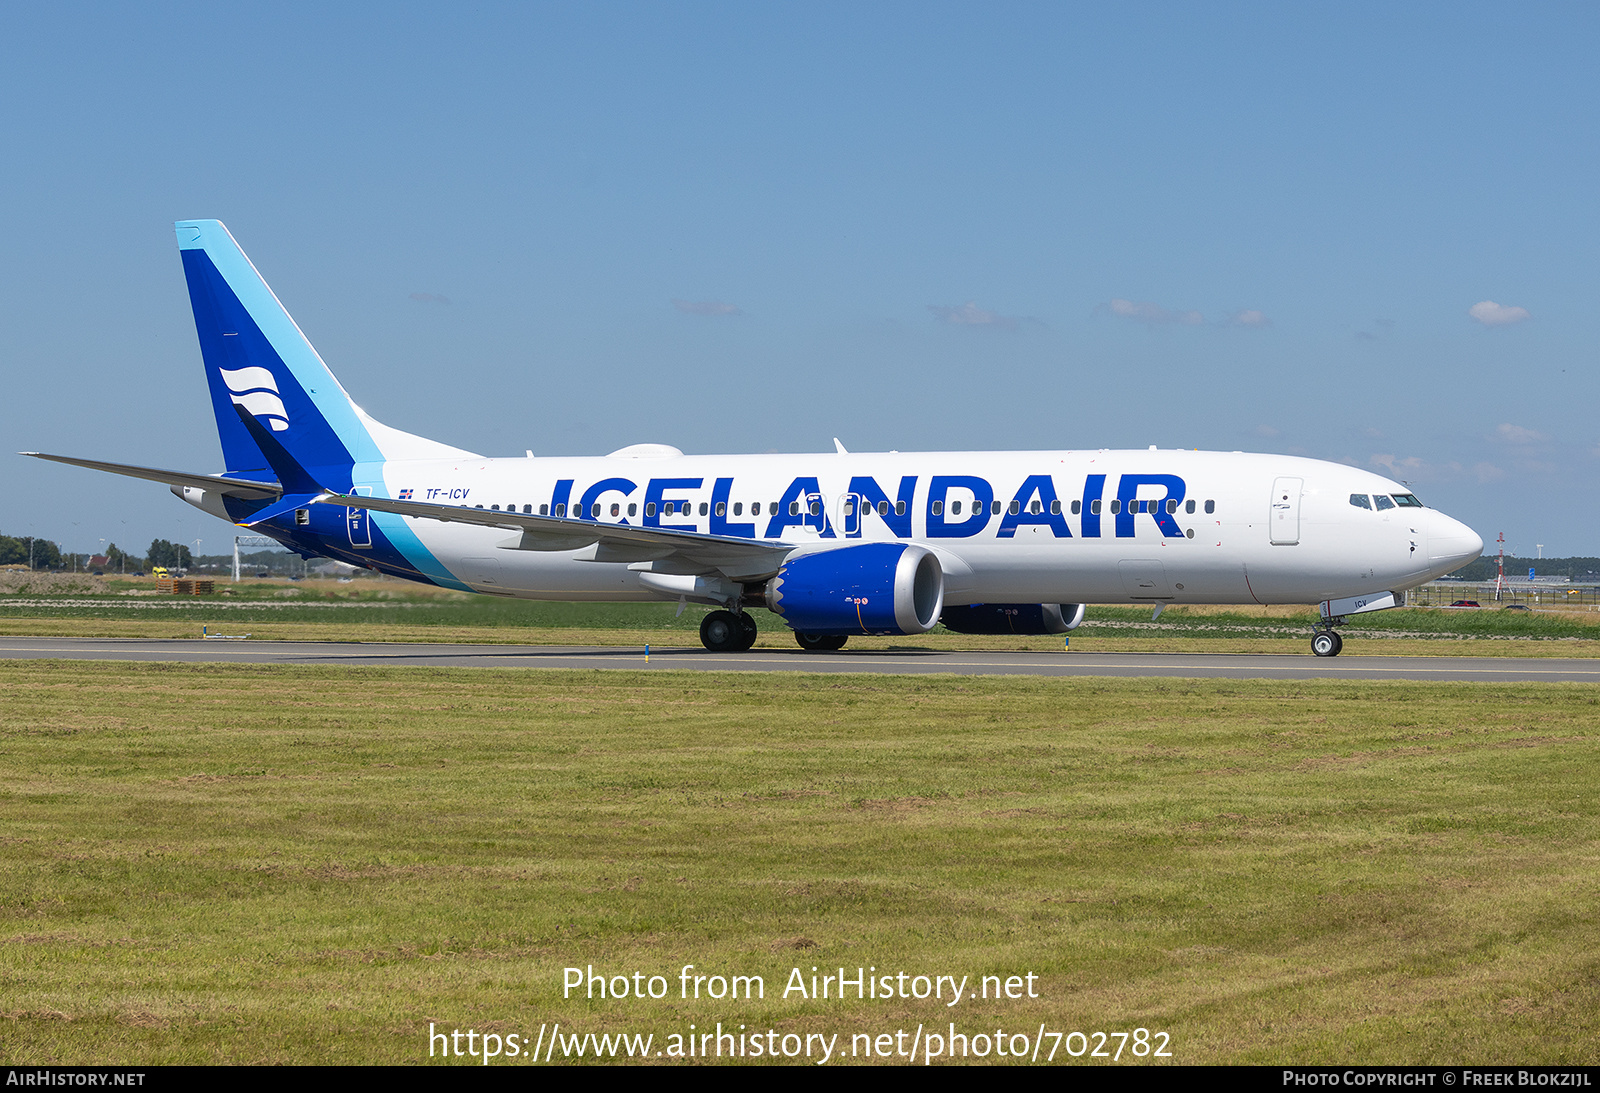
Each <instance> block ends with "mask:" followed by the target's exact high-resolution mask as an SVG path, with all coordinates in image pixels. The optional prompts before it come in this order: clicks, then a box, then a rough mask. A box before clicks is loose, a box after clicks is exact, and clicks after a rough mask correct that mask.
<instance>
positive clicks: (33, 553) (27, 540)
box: [0, 535, 61, 569]
mask: <svg viewBox="0 0 1600 1093" xmlns="http://www.w3.org/2000/svg"><path fill="white" fill-rule="evenodd" d="M0 565H25V566H31V567H32V568H34V569H60V568H61V548H60V547H59V546H57V545H56V544H55V543H52V542H51V541H50V540H49V539H35V538H34V537H33V536H31V535H0Z"/></svg>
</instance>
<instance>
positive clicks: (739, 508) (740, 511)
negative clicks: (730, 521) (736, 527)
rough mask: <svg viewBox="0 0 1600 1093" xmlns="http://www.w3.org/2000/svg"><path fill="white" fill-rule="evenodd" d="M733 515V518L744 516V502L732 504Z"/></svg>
mask: <svg viewBox="0 0 1600 1093" xmlns="http://www.w3.org/2000/svg"><path fill="white" fill-rule="evenodd" d="M733 514H734V515H735V516H743V515H744V502H743V501H735V502H734V503H733Z"/></svg>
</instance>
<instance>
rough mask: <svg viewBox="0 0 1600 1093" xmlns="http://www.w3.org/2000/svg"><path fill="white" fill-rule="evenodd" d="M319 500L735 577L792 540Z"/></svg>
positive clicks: (758, 572)
mask: <svg viewBox="0 0 1600 1093" xmlns="http://www.w3.org/2000/svg"><path fill="white" fill-rule="evenodd" d="M312 501H313V502H314V503H317V504H323V505H343V506H345V507H347V508H353V509H368V510H371V511H373V512H389V513H393V514H395V515H396V516H409V517H411V518H412V519H417V520H437V521H439V522H440V523H442V524H448V523H458V524H474V525H477V526H479V527H491V528H506V529H508V530H511V531H517V532H521V535H520V537H519V538H517V539H512V540H507V541H506V542H503V543H500V544H499V545H500V547H502V548H503V549H508V550H542V551H556V550H580V549H582V548H583V547H586V546H594V548H595V551H594V557H593V558H592V559H591V560H593V561H596V562H630V563H632V562H669V563H672V564H673V565H674V567H675V568H676V567H677V566H687V567H689V568H690V569H691V570H702V571H706V570H713V569H714V570H718V571H720V572H722V573H724V574H725V575H727V576H728V577H730V578H733V579H735V580H747V581H750V580H758V579H762V578H765V577H770V576H772V575H773V574H775V573H777V572H778V567H779V566H781V565H782V564H783V560H784V559H785V558H786V557H788V555H789V554H790V552H791V551H793V550H794V549H795V544H793V543H785V542H767V541H764V540H757V539H741V538H738V537H736V536H731V535H706V534H702V533H701V532H698V531H672V530H669V529H667V528H644V527H633V526H631V525H628V524H602V523H600V522H599V521H596V520H581V519H573V518H571V517H560V516H534V515H532V514H528V513H520V512H509V511H498V512H497V511H495V510H494V509H479V508H467V507H465V506H458V505H434V504H430V503H428V502H426V501H395V500H391V499H389V498H387V497H357V496H353V495H350V494H342V493H324V494H320V495H318V496H316V497H315V498H312Z"/></svg>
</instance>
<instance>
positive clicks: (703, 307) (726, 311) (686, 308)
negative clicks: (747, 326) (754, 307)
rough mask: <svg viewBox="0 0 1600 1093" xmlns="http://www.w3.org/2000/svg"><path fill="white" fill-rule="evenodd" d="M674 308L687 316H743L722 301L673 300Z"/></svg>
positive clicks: (735, 308)
mask: <svg viewBox="0 0 1600 1093" xmlns="http://www.w3.org/2000/svg"><path fill="white" fill-rule="evenodd" d="M672 306H673V307H675V308H677V309H678V310H679V311H681V312H683V313H684V314H685V315H743V314H744V312H742V311H740V310H739V309H738V308H737V307H735V306H734V305H733V304H725V303H723V302H722V301H721V300H673V301H672Z"/></svg>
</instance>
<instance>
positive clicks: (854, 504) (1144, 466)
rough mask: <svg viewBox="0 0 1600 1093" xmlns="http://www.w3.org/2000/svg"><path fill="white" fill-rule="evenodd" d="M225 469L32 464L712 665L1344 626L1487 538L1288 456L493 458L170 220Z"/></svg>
mask: <svg viewBox="0 0 1600 1093" xmlns="http://www.w3.org/2000/svg"><path fill="white" fill-rule="evenodd" d="M177 231H178V247H179V250H180V253H181V254H182V256H183V268H184V274H185V275H186V277H187V278H188V283H189V299H190V302H191V304H192V305H193V308H194V318H195V326H196V328H197V330H198V332H199V336H200V350H201V355H202V357H203V358H204V361H205V371H206V380H207V382H208V383H209V385H210V390H211V402H212V408H213V410H214V411H215V415H216V420H217V430H218V432H219V434H220V436H221V440H222V453H223V458H224V461H225V465H226V467H227V470H226V471H225V472H223V473H221V474H210V475H207V474H186V473H182V472H177V471H167V470H160V469H156V468H150V467H134V466H128V465H125V464H118V463H102V462H96V461H93V460H87V459H77V458H70V457H66V456H56V455H43V454H42V453H37V452H29V453H26V454H29V455H37V456H39V458H42V459H53V460H56V461H58V462H62V463H71V464H75V465H77V466H82V467H91V468H94V469H98V470H105V471H112V472H115V473H117V474H124V475H131V476H133V477H135V478H145V479H150V480H153V481H156V482H164V483H166V484H167V485H169V486H170V487H171V488H172V492H173V493H174V494H176V495H178V496H179V497H181V498H183V499H184V500H185V501H188V502H189V503H190V504H192V505H195V506H196V507H198V508H200V509H203V510H204V511H206V512H208V513H211V514H213V515H215V516H218V517H221V518H222V519H224V520H228V521H230V522H232V523H235V524H238V525H240V526H242V527H248V528H251V529H253V530H256V531H259V532H262V533H264V534H267V535H270V536H272V537H273V538H275V539H277V540H278V541H279V542H281V543H283V544H284V545H285V546H287V547H289V548H290V549H292V550H295V551H298V552H299V553H301V554H302V555H304V556H307V557H310V556H313V555H322V556H325V557H329V558H336V559H338V560H339V561H342V562H348V563H350V564H352V565H357V566H363V567H365V568H368V569H372V570H376V571H378V572H381V573H387V574H390V575H392V576H396V577H404V578H406V579H409V580H414V581H423V582H427V583H431V584H436V585H442V586H444V587H447V588H455V589H463V590H468V591H472V592H482V593H487V594H490V595H497V596H515V597H523V598H529V599H547V600H666V601H677V602H678V603H680V604H682V603H685V602H692V603H696V604H706V605H709V606H711V607H713V608H715V610H713V611H711V612H710V613H709V614H708V615H706V617H705V619H704V621H703V623H702V625H701V628H700V634H701V639H702V641H703V642H704V643H705V645H706V647H707V648H709V649H714V650H723V651H731V650H738V649H748V648H749V647H750V646H751V645H752V644H753V643H754V641H755V638H756V628H755V623H754V621H753V620H752V619H751V616H750V615H749V614H748V613H747V612H746V610H745V609H746V608H748V607H752V606H757V605H762V606H766V607H768V608H770V609H771V610H772V611H773V612H774V613H776V614H777V615H778V617H779V618H781V619H782V620H783V622H784V623H785V624H786V625H788V626H789V627H790V628H791V629H792V630H794V632H795V636H796V638H797V639H798V640H799V643H800V644H801V645H802V646H803V647H805V648H807V649H837V648H839V647H841V646H842V645H843V644H844V642H845V640H846V638H847V637H849V636H850V635H851V634H918V633H924V632H926V631H928V630H931V629H932V628H933V627H934V626H935V625H936V624H937V623H939V622H941V621H942V622H943V623H944V625H945V626H946V627H948V628H949V629H952V630H956V631H959V632H963V633H1013V632H1016V633H1035V634H1043V633H1063V632H1065V631H1067V630H1070V629H1072V628H1073V627H1075V626H1077V625H1078V623H1079V622H1081V621H1082V619H1083V605H1084V604H1088V603H1136V604H1145V605H1149V606H1152V607H1155V608H1159V607H1160V606H1161V605H1164V604H1172V603H1226V604H1231V603H1277V604H1294V603H1302V604H1311V603H1321V604H1322V612H1321V620H1320V621H1319V622H1318V623H1317V625H1316V626H1315V627H1314V628H1313V634H1312V649H1313V651H1314V652H1316V653H1317V654H1318V655H1319V656H1333V655H1336V654H1337V653H1338V652H1339V649H1340V647H1341V644H1342V643H1341V641H1340V638H1339V634H1338V632H1337V631H1336V630H1335V627H1336V626H1337V625H1339V624H1340V623H1342V622H1343V621H1344V618H1345V616H1348V615H1351V614H1355V613H1358V612H1361V611H1369V610H1378V609H1381V608H1385V607H1393V606H1397V605H1398V604H1400V603H1402V602H1403V600H1404V591H1405V590H1406V589H1408V588H1413V587H1415V586H1417V585H1420V584H1421V583H1423V582H1424V581H1427V580H1429V579H1431V578H1433V577H1437V576H1440V575H1442V574H1444V573H1448V572H1450V571H1451V570H1452V569H1455V568H1457V567H1459V566H1460V565H1462V564H1463V563H1465V562H1467V561H1470V560H1471V559H1473V558H1476V557H1477V556H1478V554H1479V552H1480V551H1481V550H1482V547H1483V541H1482V540H1481V539H1480V538H1479V537H1478V536H1477V535H1476V534H1475V533H1474V532H1473V531H1472V530H1471V529H1470V528H1468V527H1466V526H1465V525H1463V524H1461V523H1459V522H1458V521H1456V520H1453V519H1451V518H1450V517H1448V516H1446V515H1444V513H1442V512H1438V511H1436V510H1434V509H1430V508H1426V507H1424V506H1423V504H1422V503H1421V502H1420V501H1418V500H1417V498H1416V497H1415V496H1414V495H1413V494H1412V493H1411V491H1410V490H1409V489H1407V488H1405V487H1404V486H1402V485H1400V484H1399V483H1396V482H1392V481H1390V480H1389V479H1386V478H1383V477H1380V476H1378V475H1375V474H1371V473H1369V472H1367V471H1363V470H1359V469H1357V468H1354V467H1347V466H1343V465H1340V464H1336V463H1325V462H1321V461H1319V460H1314V459H1301V458H1294V457H1289V456H1274V455H1249V454H1244V453H1240V452H1232V453H1228V452H1200V451H1182V450H1157V449H1155V448H1151V449H1150V450H1148V451H1106V450H1098V451H1095V450H1090V451H1082V450H1063V451H1041V452H921V453H911V452H885V453H870V454H867V453H861V454H858V453H850V452H846V451H845V450H844V448H843V446H842V445H838V443H837V441H836V442H835V446H836V447H837V448H838V450H837V451H836V452H832V453H828V454H823V455H742V456H726V455H693V456H691V455H684V454H683V453H682V452H680V451H679V450H678V449H676V448H673V447H670V446H667V445H664V444H635V445H632V446H630V447H627V448H623V449H621V450H620V451H616V452H612V453H611V454H610V455H608V456H602V457H585V458H547V457H533V456H531V455H530V456H529V457H527V458H520V459H517V458H513V459H497V458H486V457H484V456H480V455H475V454H474V453H472V452H468V451H463V450H462V449H460V448H454V447H451V446H449V445H447V444H440V443H437V442H435V441H431V440H425V439H423V438H421V437H418V436H413V435H411V434H410V433H404V432H401V431H399V430H398V429H392V428H389V427H388V426H386V425H382V424H380V423H379V422H377V421H374V420H373V419H372V418H371V417H369V416H367V414H365V413H364V412H363V411H362V410H361V408H360V407H359V406H357V405H356V404H355V403H354V402H352V401H351V400H350V397H349V396H348V395H347V394H346V393H345V391H344V388H343V387H341V386H340V384H339V381H338V380H336V379H335V378H334V377H333V374H332V373H331V372H330V371H329V370H328V367H327V365H325V364H324V363H323V361H322V358H321V357H320V356H318V354H317V351H316V350H315V349H313V348H312V347H311V343H310V342H309V341H307V340H306V337H305V335H304V334H303V333H301V331H300V328H299V327H298V326H296V325H295V322H294V320H293V319H292V318H290V317H289V314H288V312H287V311H285V310H284V308H283V305H282V304H280V303H279V302H278V298H277V297H276V296H274V295H273V293H272V290H271V289H270V288H268V287H267V284H266V282H265V281H264V280H262V278H261V275H260V274H259V273H257V272H256V268H255V266H253V265H252V264H251V262H250V260H249V259H248V258H246V257H245V254H244V252H243V251H242V250H240V249H239V245H238V244H237V243H235V242H234V240H233V236H231V235H230V234H229V233H228V230H227V229H226V228H225V227H223V226H222V224H221V223H219V222H218V221H215V220H185V221H181V222H179V224H178V225H177Z"/></svg>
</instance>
